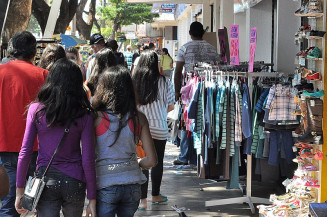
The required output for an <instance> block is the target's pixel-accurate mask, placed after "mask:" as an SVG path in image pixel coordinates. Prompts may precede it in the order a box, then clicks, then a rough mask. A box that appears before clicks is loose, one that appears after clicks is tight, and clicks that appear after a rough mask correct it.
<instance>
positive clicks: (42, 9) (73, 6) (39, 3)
mask: <svg viewBox="0 0 327 217" xmlns="http://www.w3.org/2000/svg"><path fill="white" fill-rule="evenodd" d="M77 6H78V0H69V1H68V0H62V2H61V5H60V13H59V17H58V19H57V23H56V27H55V29H54V34H59V33H65V32H66V29H67V27H68V26H69V23H70V21H72V19H73V17H74V16H75V13H76V10H77ZM32 10H33V15H34V16H35V18H36V19H37V21H38V22H39V24H40V27H41V30H42V33H44V31H45V28H46V25H47V22H48V17H49V13H50V6H49V5H48V4H47V3H46V2H45V1H44V0H33V5H32Z"/></svg>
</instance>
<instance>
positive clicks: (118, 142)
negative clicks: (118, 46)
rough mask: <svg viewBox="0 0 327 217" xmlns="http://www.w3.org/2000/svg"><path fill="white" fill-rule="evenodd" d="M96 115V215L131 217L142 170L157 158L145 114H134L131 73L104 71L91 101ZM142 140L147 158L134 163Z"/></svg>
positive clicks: (116, 69) (119, 68) (123, 69)
mask: <svg viewBox="0 0 327 217" xmlns="http://www.w3.org/2000/svg"><path fill="white" fill-rule="evenodd" d="M92 105H93V108H94V109H95V110H96V111H97V112H98V118H97V119H96V121H95V128H96V173H97V190H98V191H97V214H98V216H99V217H108V216H110V217H114V216H115V214H116V215H117V216H118V217H132V216H134V213H135V212H136V210H137V207H138V204H139V200H140V198H141V184H142V183H144V182H145V181H146V177H145V176H144V175H143V174H142V171H141V168H144V169H147V168H151V167H153V166H155V165H156V163H157V156H156V152H155V149H154V145H153V141H152V138H151V135H150V130H149V125H148V121H147V119H146V117H145V116H144V114H142V113H140V112H138V111H137V108H136V103H135V94H134V90H133V83H132V79H131V76H130V71H129V70H128V69H127V68H126V67H123V66H114V67H110V68H108V69H105V70H104V71H103V72H102V74H101V76H100V78H99V81H98V85H97V89H96V91H95V94H94V96H93V99H92ZM139 140H141V141H142V143H143V148H144V151H145V153H146V157H145V158H143V159H141V160H137V157H136V144H137V143H138V141H139Z"/></svg>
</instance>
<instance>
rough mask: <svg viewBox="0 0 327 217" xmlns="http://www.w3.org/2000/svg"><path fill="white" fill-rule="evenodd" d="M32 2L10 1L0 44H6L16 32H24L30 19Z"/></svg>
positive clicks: (26, 0) (30, 0)
mask: <svg viewBox="0 0 327 217" xmlns="http://www.w3.org/2000/svg"><path fill="white" fill-rule="evenodd" d="M31 10H32V0H11V2H10V6H9V11H8V15H7V20H6V24H5V28H4V33H3V38H2V42H3V43H7V42H8V41H9V39H10V38H11V37H12V36H13V35H14V34H15V33H16V32H18V31H22V30H26V28H27V26H28V22H29V20H30V17H31Z"/></svg>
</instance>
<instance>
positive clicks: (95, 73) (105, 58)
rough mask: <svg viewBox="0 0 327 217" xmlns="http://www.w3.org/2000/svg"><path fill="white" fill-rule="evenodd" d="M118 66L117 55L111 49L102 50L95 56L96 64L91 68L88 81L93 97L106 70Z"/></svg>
mask: <svg viewBox="0 0 327 217" xmlns="http://www.w3.org/2000/svg"><path fill="white" fill-rule="evenodd" d="M115 65H117V62H116V57H115V53H114V51H113V50H112V49H111V48H102V49H101V50H99V51H98V53H97V54H96V55H95V60H94V64H93V65H92V67H91V75H90V78H89V79H88V80H87V82H86V83H87V86H88V88H89V89H90V91H91V95H92V96H93V95H94V92H95V90H96V88H97V85H98V80H99V77H100V75H101V74H102V72H103V71H104V69H106V68H108V67H110V66H115Z"/></svg>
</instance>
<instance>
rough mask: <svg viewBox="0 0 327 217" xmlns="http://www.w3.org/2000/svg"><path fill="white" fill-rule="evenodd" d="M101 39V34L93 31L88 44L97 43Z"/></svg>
mask: <svg viewBox="0 0 327 217" xmlns="http://www.w3.org/2000/svg"><path fill="white" fill-rule="evenodd" d="M101 40H104V38H103V36H102V35H101V34H99V33H95V34H93V35H91V37H90V45H92V44H97V43H98V42H99V41H101Z"/></svg>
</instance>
